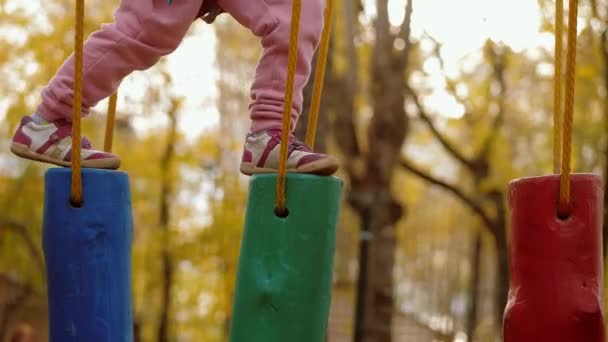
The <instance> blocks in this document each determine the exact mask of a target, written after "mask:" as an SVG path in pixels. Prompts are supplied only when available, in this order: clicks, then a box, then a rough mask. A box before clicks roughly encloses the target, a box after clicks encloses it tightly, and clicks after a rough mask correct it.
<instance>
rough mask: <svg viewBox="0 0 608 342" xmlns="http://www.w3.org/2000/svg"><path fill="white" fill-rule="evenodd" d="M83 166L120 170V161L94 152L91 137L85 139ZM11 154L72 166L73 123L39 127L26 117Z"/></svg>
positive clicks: (14, 141) (51, 123)
mask: <svg viewBox="0 0 608 342" xmlns="http://www.w3.org/2000/svg"><path fill="white" fill-rule="evenodd" d="M81 146H82V150H81V158H82V162H81V165H82V167H86V168H97V169H112V170H113V169H117V168H118V167H119V166H120V159H119V158H118V157H117V156H116V155H114V154H111V153H107V152H103V151H98V150H94V149H92V148H91V143H90V142H89V141H88V139H87V138H82V144H81ZM11 151H12V152H13V153H14V154H16V155H18V156H20V157H23V158H26V159H31V160H36V161H40V162H44V163H50V164H55V165H59V166H66V167H69V166H71V164H72V163H71V160H72V124H71V123H70V122H67V121H65V120H61V121H56V122H50V123H41V124H38V123H36V122H34V120H33V119H32V118H31V117H29V116H25V117H23V118H22V119H21V124H20V125H19V128H18V129H17V132H16V133H15V136H14V137H13V143H12V144H11Z"/></svg>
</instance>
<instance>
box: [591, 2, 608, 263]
mask: <svg viewBox="0 0 608 342" xmlns="http://www.w3.org/2000/svg"><path fill="white" fill-rule="evenodd" d="M593 8H594V9H596V6H593ZM595 11H597V10H595ZM607 25H608V23H607ZM607 44H608V28H607V29H604V31H603V32H602V39H601V44H600V46H601V49H602V51H601V52H602V60H603V62H604V90H605V91H608V46H607ZM604 131H605V132H606V136H607V137H608V96H607V97H606V98H605V99H604ZM604 144H605V145H604V227H603V246H604V260H605V259H606V249H607V248H608V139H607V140H606V142H605V143H604Z"/></svg>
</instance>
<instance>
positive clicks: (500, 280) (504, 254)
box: [494, 230, 509, 327]
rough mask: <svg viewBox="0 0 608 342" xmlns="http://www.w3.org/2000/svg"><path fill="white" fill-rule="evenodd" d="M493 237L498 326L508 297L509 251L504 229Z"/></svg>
mask: <svg viewBox="0 0 608 342" xmlns="http://www.w3.org/2000/svg"><path fill="white" fill-rule="evenodd" d="M498 231H499V232H500V233H499V234H498V235H496V236H495V237H494V241H495V243H496V296H495V298H494V299H495V308H494V309H495V314H496V320H497V324H498V326H499V327H500V325H501V324H502V318H503V314H504V311H505V307H506V306H507V300H508V297H509V251H508V245H507V238H506V236H505V231H504V230H502V231H501V230H498Z"/></svg>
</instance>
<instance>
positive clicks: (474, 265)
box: [467, 231, 483, 342]
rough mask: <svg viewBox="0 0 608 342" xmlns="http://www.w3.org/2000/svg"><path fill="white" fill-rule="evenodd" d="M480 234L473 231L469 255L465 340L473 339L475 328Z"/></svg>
mask: <svg viewBox="0 0 608 342" xmlns="http://www.w3.org/2000/svg"><path fill="white" fill-rule="evenodd" d="M482 241H483V239H482V234H481V232H479V231H475V237H474V242H473V253H472V256H471V284H470V289H469V312H468V317H467V341H471V342H473V341H474V338H475V329H476V328H477V314H478V303H479V301H478V299H479V288H480V280H481V247H482Z"/></svg>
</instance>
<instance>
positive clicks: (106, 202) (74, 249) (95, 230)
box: [43, 168, 133, 342]
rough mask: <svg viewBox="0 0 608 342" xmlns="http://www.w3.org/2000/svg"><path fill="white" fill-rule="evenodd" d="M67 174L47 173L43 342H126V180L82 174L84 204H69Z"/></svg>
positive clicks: (129, 230) (129, 232)
mask: <svg viewBox="0 0 608 342" xmlns="http://www.w3.org/2000/svg"><path fill="white" fill-rule="evenodd" d="M70 177H71V170H70V169H58V168H57V169H50V170H49V171H48V172H47V173H46V187H45V195H44V197H45V201H44V202H45V207H44V224H43V247H44V254H45V259H46V269H47V286H48V303H49V330H50V335H49V336H50V337H49V340H50V342H85V341H86V342H102V341H103V342H130V341H132V340H133V319H132V311H131V242H132V236H133V223H132V216H131V200H130V191H129V178H128V176H127V175H126V174H125V173H122V172H116V171H106V170H94V169H83V170H82V182H83V193H84V203H83V205H82V207H80V208H74V207H72V205H71V204H70V200H69V198H70Z"/></svg>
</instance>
